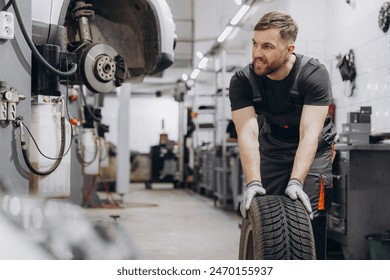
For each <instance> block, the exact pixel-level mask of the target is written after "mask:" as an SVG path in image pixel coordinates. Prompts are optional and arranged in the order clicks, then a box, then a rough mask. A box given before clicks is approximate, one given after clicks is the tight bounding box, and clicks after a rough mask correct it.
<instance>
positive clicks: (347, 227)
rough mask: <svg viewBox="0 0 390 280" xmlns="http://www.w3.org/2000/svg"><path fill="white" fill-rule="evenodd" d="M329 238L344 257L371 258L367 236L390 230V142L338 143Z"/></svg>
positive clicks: (329, 216) (329, 220)
mask: <svg viewBox="0 0 390 280" xmlns="http://www.w3.org/2000/svg"><path fill="white" fill-rule="evenodd" d="M335 150H336V157H335V160H334V163H333V186H334V194H333V202H332V207H331V209H330V211H329V215H328V238H329V239H331V240H334V241H336V242H339V243H340V244H341V248H342V251H343V255H344V258H345V259H369V258H370V256H369V248H368V242H367V240H366V236H367V235H370V234H374V233H384V232H385V231H386V230H390V145H385V144H367V145H346V144H337V145H336V146H335Z"/></svg>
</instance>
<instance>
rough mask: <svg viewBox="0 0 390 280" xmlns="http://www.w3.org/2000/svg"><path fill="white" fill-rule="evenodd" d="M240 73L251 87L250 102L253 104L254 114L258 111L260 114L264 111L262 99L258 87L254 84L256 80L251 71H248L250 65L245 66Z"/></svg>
mask: <svg viewBox="0 0 390 280" xmlns="http://www.w3.org/2000/svg"><path fill="white" fill-rule="evenodd" d="M242 72H243V73H244V75H245V77H247V79H248V81H249V83H250V85H251V89H252V102H253V104H254V107H255V110H256V112H259V110H260V111H261V112H263V111H264V108H263V97H262V95H261V91H260V89H259V85H258V84H257V82H256V78H255V76H254V74H253V72H252V70H251V69H250V64H248V65H247V66H245V67H244V68H243V69H242Z"/></svg>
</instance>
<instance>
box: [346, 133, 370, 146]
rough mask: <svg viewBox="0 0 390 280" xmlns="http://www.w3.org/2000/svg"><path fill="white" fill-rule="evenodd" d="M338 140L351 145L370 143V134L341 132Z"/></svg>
mask: <svg viewBox="0 0 390 280" xmlns="http://www.w3.org/2000/svg"><path fill="white" fill-rule="evenodd" d="M340 142H341V143H344V144H352V145H361V144H370V135H369V134H368V133H341V134H340Z"/></svg>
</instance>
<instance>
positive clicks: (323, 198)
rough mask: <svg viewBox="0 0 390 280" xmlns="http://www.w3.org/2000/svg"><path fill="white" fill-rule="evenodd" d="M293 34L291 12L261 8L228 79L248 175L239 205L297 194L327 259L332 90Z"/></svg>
mask: <svg viewBox="0 0 390 280" xmlns="http://www.w3.org/2000/svg"><path fill="white" fill-rule="evenodd" d="M297 34H298V26H297V24H296V23H295V22H294V20H293V19H292V18H291V16H290V15H288V14H286V13H283V12H276V11H274V12H269V13H267V14H265V15H264V16H263V17H261V18H260V20H259V21H258V23H257V24H256V26H255V28H254V32H253V37H252V44H253V45H252V62H251V63H250V64H249V65H247V66H246V67H245V68H243V69H242V70H240V71H238V72H237V73H235V75H234V76H233V77H232V79H231V81H230V88H229V98H230V102H231V110H232V118H233V121H234V124H235V126H236V130H237V133H238V143H239V149H240V158H241V162H242V167H243V170H244V175H245V179H246V182H247V185H246V190H245V191H244V193H243V195H242V199H241V205H240V210H241V214H242V216H243V217H244V218H246V216H247V211H248V209H249V207H250V203H251V201H252V199H253V197H254V196H255V195H265V194H272V195H284V194H285V195H287V196H289V197H290V198H291V199H293V200H296V199H299V200H301V201H302V203H303V205H304V206H305V208H306V210H307V212H308V213H309V214H310V217H311V219H312V226H313V233H314V238H315V245H316V255H317V259H325V258H326V212H327V209H328V208H329V206H330V194H331V191H332V183H331V172H332V147H333V141H334V137H335V134H336V133H335V128H334V125H333V123H332V122H331V120H330V118H329V115H328V108H329V105H330V104H331V102H332V93H331V85H330V79H329V74H328V71H327V70H326V68H325V66H324V65H323V64H321V63H320V62H319V61H318V60H316V59H314V58H309V57H307V56H304V55H301V54H297V53H295V52H294V50H295V39H296V37H297Z"/></svg>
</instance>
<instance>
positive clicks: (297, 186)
mask: <svg viewBox="0 0 390 280" xmlns="http://www.w3.org/2000/svg"><path fill="white" fill-rule="evenodd" d="M285 194H286V195H287V196H288V197H289V198H291V199H292V200H297V198H299V200H300V201H301V202H302V204H303V206H305V208H306V210H307V213H309V216H310V219H311V220H313V211H312V209H311V204H310V199H309V197H308V196H307V194H306V193H305V192H304V191H303V186H302V183H301V182H300V181H299V180H297V179H290V181H288V184H287V188H286V191H285Z"/></svg>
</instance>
